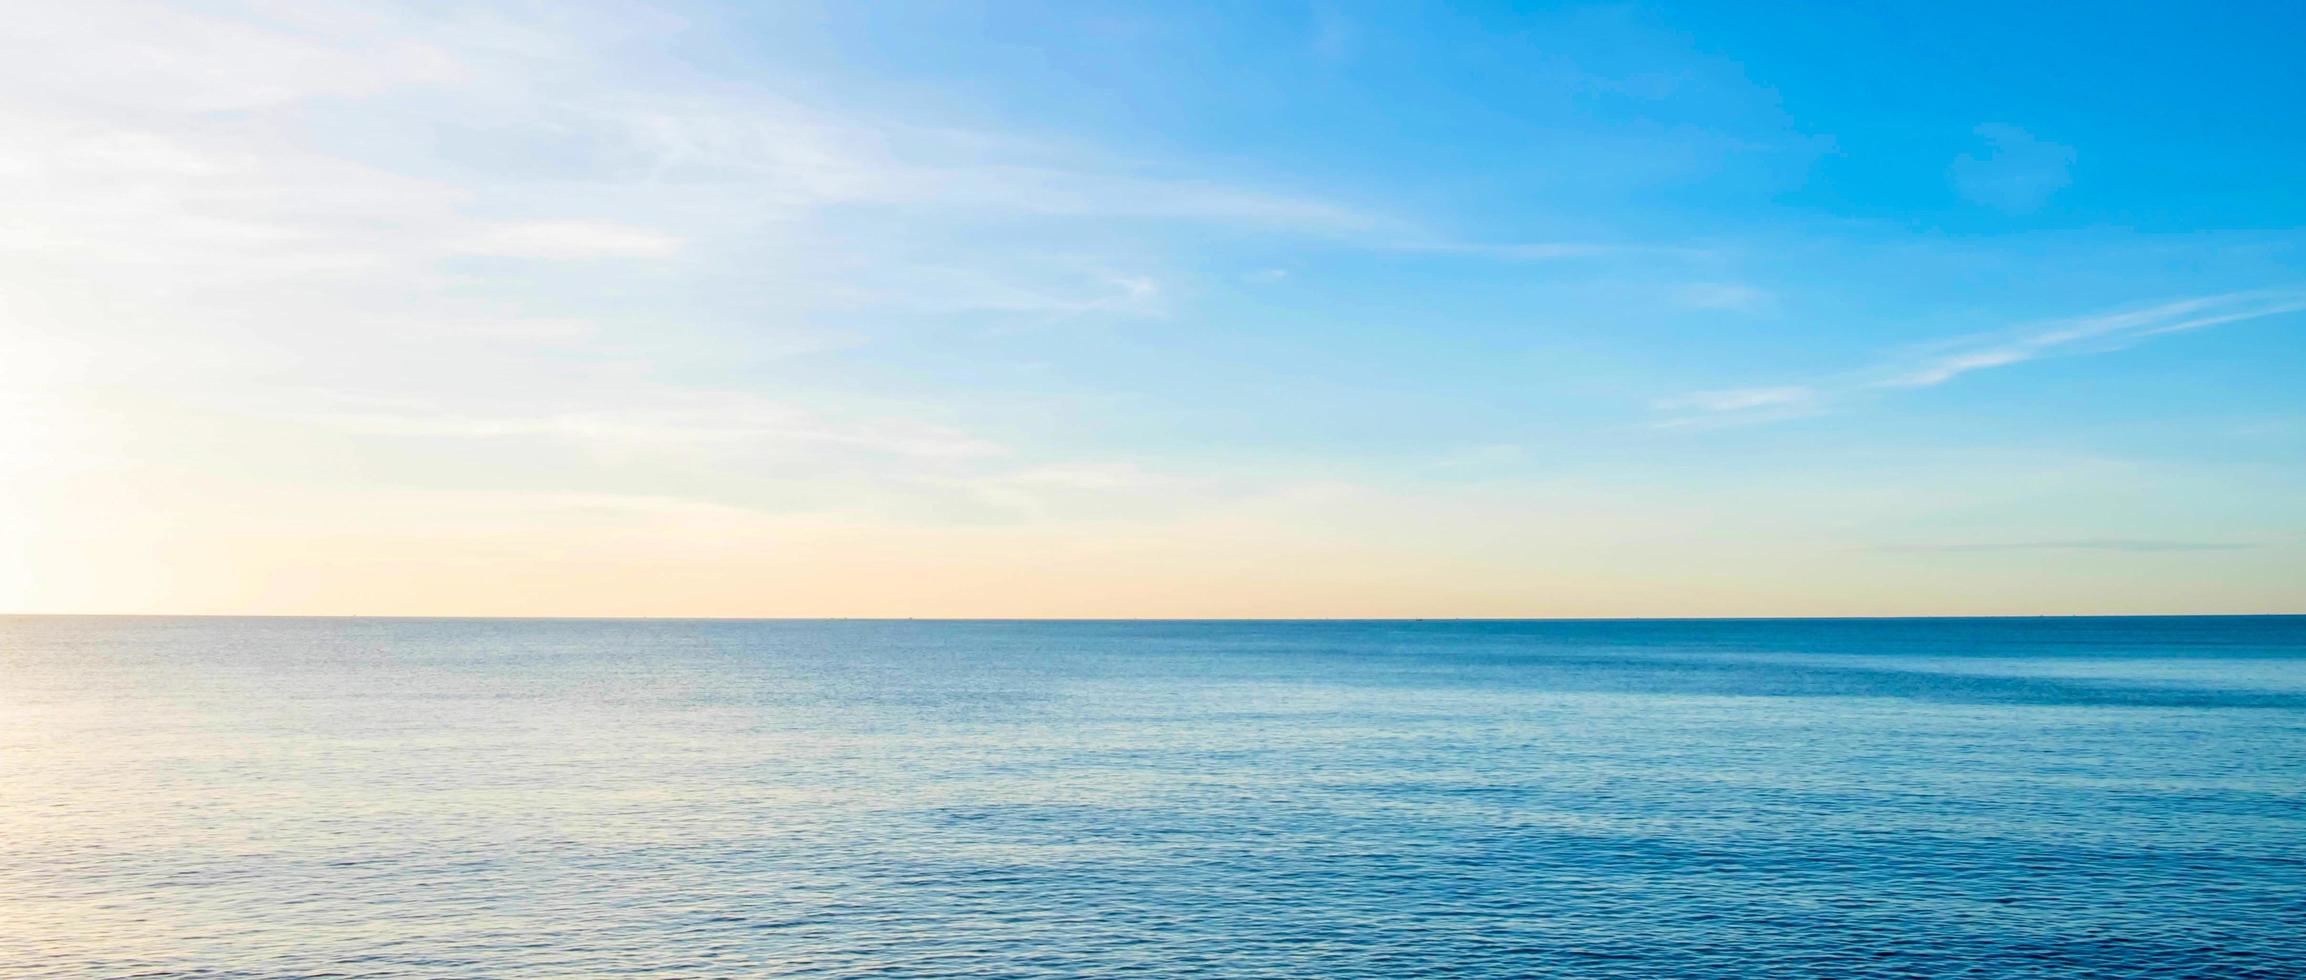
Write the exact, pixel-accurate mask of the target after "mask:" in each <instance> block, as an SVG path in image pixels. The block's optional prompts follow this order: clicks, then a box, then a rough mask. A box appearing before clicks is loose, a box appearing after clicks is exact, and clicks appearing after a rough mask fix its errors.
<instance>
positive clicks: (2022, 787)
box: [0, 617, 2306, 977]
mask: <svg viewBox="0 0 2306 980" xmlns="http://www.w3.org/2000/svg"><path fill="white" fill-rule="evenodd" d="M324 972H326V973H334V974H338V975H383V974H395V975H410V976H553V977H559V976H585V975H604V974H627V973H649V974H657V975H679V976H710V975H762V974H774V975H788V976H844V977H846V976H889V977H1012V976H1014V977H1026V976H1050V977H1073V976H1124V975H1135V976H1146V977H1171V976H1228V977H1230V976H1242V977H1266V976H1308V977H1441V976H1455V977H1491V976H1494V977H1529V976H1539V977H1551V976H1559V977H1667V976H1674V977H1762V976H1820V977H1826V976H1831V977H1888V976H1975V977H1999V976H2043V977H2098V976H2108V977H2111V976H2184V975H2193V976H2232V977H2251V976H2258V977H2298V976H2306V618H2297V617H2290V618H2271V617H2269V618H2233V619H2222V618H2185V619H2045V620H1904V621H1729V622H1694V621H1692V622H1530V623H1498V622H1421V623H991V622H985V623H951V622H609V621H445V620H441V621H423V620H295V619H112V618H37V617H34V618H22V617H20V618H0V975H8V976H44V975H56V976H75V977H77V976H102V975H126V974H170V973H187V974H189V973H203V974H205V975H212V976H291V975H309V974H316V973H324Z"/></svg>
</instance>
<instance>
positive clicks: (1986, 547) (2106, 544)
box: [1872, 538, 2258, 553]
mask: <svg viewBox="0 0 2306 980" xmlns="http://www.w3.org/2000/svg"><path fill="white" fill-rule="evenodd" d="M2255 547H2258V546H2257V545H2255V544H2249V543H2245V542H2238V541H2168V540H2161V539H2155V538H2076V539H2072V540H2063V541H2007V542H1963V543H1953V544H1893V545H1881V546H1878V547H1875V548H1874V549H1872V550H1874V551H1887V552H1899V553H1908V552H1994V553H1998V552H2008V551H2126V552H2143V553H2152V552H2169V551H2239V550H2242V549H2245V548H2255Z"/></svg>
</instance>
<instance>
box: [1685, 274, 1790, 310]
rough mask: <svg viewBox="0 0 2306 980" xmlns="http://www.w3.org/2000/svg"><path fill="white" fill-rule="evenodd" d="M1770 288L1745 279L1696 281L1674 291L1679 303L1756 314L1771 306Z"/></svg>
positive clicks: (1693, 306) (1688, 306)
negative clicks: (1747, 281) (1748, 283)
mask: <svg viewBox="0 0 2306 980" xmlns="http://www.w3.org/2000/svg"><path fill="white" fill-rule="evenodd" d="M1770 300H1771V297H1770V294H1769V291H1768V290H1766V289H1762V288H1760V287H1758V286H1751V285H1747V284H1745V283H1742V282H1693V283H1689V284H1687V285H1685V286H1682V287H1681V288H1679V289H1677V290H1675V291H1674V293H1673V301H1674V303H1675V304H1676V305H1678V306H1682V307H1684V308H1687V309H1692V310H1723V311H1727V312H1732V313H1754V312H1758V311H1761V310H1764V309H1767V308H1769V306H1770Z"/></svg>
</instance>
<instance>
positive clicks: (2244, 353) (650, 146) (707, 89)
mask: <svg viewBox="0 0 2306 980" xmlns="http://www.w3.org/2000/svg"><path fill="white" fill-rule="evenodd" d="M23 20H24V24H23V26H22V29H19V30H16V31H12V32H11V37H10V38H8V39H7V40H5V41H0V46H4V48H0V63H5V64H6V65H8V67H6V68H0V73H5V74H6V76H7V77H6V79H5V80H6V81H7V83H8V84H7V86H6V88H7V94H6V95H5V96H0V114H4V116H5V118H4V120H0V121H5V122H7V123H8V127H7V128H8V131H9V133H10V134H11V135H10V136H9V137H7V138H6V139H7V142H6V143H4V144H0V174H6V175H7V177H8V179H7V181H6V186H5V188H4V189H0V195H4V196H5V200H0V205H4V206H5V213H7V214H10V215H12V216H13V217H12V218H11V219H8V220H6V221H5V223H4V224H0V303H4V304H5V305H4V306H0V312H5V313H6V316H5V318H4V320H5V322H4V323H0V379H4V380H6V381H7V382H8V385H7V393H6V394H5V395H0V398H5V399H7V401H5V402H0V407H5V408H6V409H7V410H8V413H9V418H10V424H8V425H6V426H4V427H0V437H5V438H7V439H8V440H10V441H11V443H12V444H13V447H12V449H11V451H10V452H8V454H7V455H8V458H9V459H10V460H11V462H6V463H0V480H4V481H5V482H6V484H7V485H9V486H12V487H15V488H16V489H15V490H14V491H13V492H12V493H11V494H10V495H9V496H7V497H5V498H0V505H4V510H0V535H5V536H7V538H8V540H7V541H6V542H4V543H7V544H9V545H11V546H12V547H11V550H12V551H13V552H14V553H16V554H19V555H22V556H24V560H23V562H22V563H21V565H20V567H19V568H17V569H14V570H0V607H8V608H17V609H22V610H28V611H39V610H81V611H214V612H225V611H252V612H267V611H269V612H442V613H455V612H472V613H520V614H531V613H534V614H545V613H551V614H629V615H656V614H679V615H1276V616H1296V615H1316V616H1319V615H1345V616H1353V615H1435V616H1441V615H1532V616H1543V615H1672V614H1813V613H1814V614H1841V613H1852V614H1863V613H1961V612H1993V613H2025V612H2158V611H2284V610H2287V611H2297V610H2298V609H2299V608H2301V606H2302V605H2306V503H2302V501H2306V384H2301V383H2300V382H2299V380H2298V377H2299V374H2300V368H2301V367H2302V366H2306V255H2302V253H2301V251H2300V244H2301V242H2300V238H2301V234H2300V231H2299V229H2300V228H2301V226H2306V190H2301V186H2300V181H2299V180H2298V179H2297V178H2298V175H2299V174H2300V173H2306V127H2301V126H2299V125H2298V124H2297V120H2299V119H2301V118H2306V106H2302V105H2301V102H2302V101H2306V95H2302V94H2301V93H2306V77H2302V76H2306V67H2302V66H2301V61H2300V59H2298V58H2296V57H2295V52H2294V51H2292V50H2290V49H2291V47H2292V46H2293V43H2294V40H2295V38H2296V37H2298V36H2299V35H2300V34H2301V32H2302V31H2301V29H2302V28H2306V23H2301V21H2302V20H2306V14H2302V13H2300V12H2299V11H2298V10H2297V8H2295V7H2292V6H2288V5H2279V4H2261V5H2223V6H2218V7H2216V8H2214V9H2188V8H2180V7H2178V6H2176V5H2168V4H2156V5H2145V4H2138V5H2118V4H2108V5H2098V6H2094V7H2092V8H2091V9H2090V11H2089V13H2088V16H2087V17H2082V16H2077V14H2076V12H2075V11H2073V10H2058V9H2051V8H2048V7H2044V8H2039V9H2036V8H2025V7H2022V6H2012V5H2006V4H1997V5H1968V4H1949V3H1935V4H1912V5H1902V6H1901V5H1829V4H1817V5H1792V4H1787V5H1770V6H1769V7H1768V8H1767V9H1754V7H1753V5H1730V4H1627V5H1532V4H1451V5H1420V4H1404V3H1367V4H1348V3H1313V4H1303V3H1271V4H1237V3H1223V4H1182V3H1164V4H1097V3H1061V4H1060V3H1051V4H1035V3H984V4H975V3H887V4H744V5H734V6H720V5H702V4H671V5H644V4H622V3H618V4H573V3H563V4H533V5H532V4H517V3H516V4H410V5H387V4H345V5H336V4H328V3H296V4H268V3H248V4H239V3H215V4H211V3H178V4H166V5H137V4H111V3H90V4H85V5H81V4H75V5H57V6H55V7H52V8H48V9H43V10H41V11H37V12H35V13H33V14H31V15H28V16H26V17H24V18H23Z"/></svg>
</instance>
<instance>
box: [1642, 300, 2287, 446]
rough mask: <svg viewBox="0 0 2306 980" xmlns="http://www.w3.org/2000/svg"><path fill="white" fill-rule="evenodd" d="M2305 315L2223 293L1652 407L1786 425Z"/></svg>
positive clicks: (1667, 423) (1724, 420)
mask: <svg viewBox="0 0 2306 980" xmlns="http://www.w3.org/2000/svg"><path fill="white" fill-rule="evenodd" d="M2301 310H2306V290H2302V289H2280V290H2257V291H2251V292H2237V293H2220V294H2216V295H2211V296H2198V297H2194V298H2191V299H2184V300H2177V301H2174V302H2169V303H2163V304H2160V305H2156V306H2149V307H2142V308H2138V309H2132V310H2124V311H2120V312H2115V313H2104V314H2096V315H2092V316H2083V317H2074V318H2071V319H2066V320H2056V321H2051V322H2049V323H2041V324H2034V325H2032V326H2029V327H2026V328H2022V329H2018V330H2014V331H2006V332H2001V333H1991V334H1973V335H1970V336H1966V337H1958V338H1953V339H1949V340H1946V341H1943V342H1941V343H1938V344H1934V345H1931V346H1929V347H1927V348H1923V349H1921V350H1919V351H1915V352H1912V353H1909V354H1905V355H1900V356H1893V357H1890V358H1886V359H1884V360H1883V361H1882V362H1881V363H1879V364H1876V365H1874V366H1872V367H1869V368H1865V369H1862V370H1858V371H1852V372H1848V373H1844V374H1840V375H1835V376H1832V377H1828V378H1824V379H1820V380H1817V381H1812V382H1806V383H1799V384H1784V385H1771V386H1761V387H1749V388H1728V389H1719V390H1709V391H1697V392H1690V393H1687V394H1682V395H1675V396H1671V397H1668V398H1661V399H1658V400H1656V401H1655V402H1653V403H1652V405H1651V407H1652V408H1653V409H1655V410H1656V411H1658V412H1659V413H1660V414H1661V415H1662V416H1664V417H1663V418H1661V419H1660V420H1659V421H1658V423H1657V424H1659V425H1660V426H1663V427H1670V428H1687V427H1706V426H1716V425H1732V424H1744V423H1753V422H1770V421H1780V420H1783V419H1788V418H1796V417H1800V416H1804V415H1814V414H1817V413H1819V412H1823V411H1825V410H1827V409H1829V408H1830V407H1832V406H1834V405H1836V404H1839V403H1843V402H1847V401H1849V400H1851V399H1853V398H1857V397H1861V396H1864V395H1868V394H1876V393H1881V392H1885V391H1895V390H1904V389H1914V388H1928V387H1933V386H1936V385H1942V384H1946V383H1948V382H1951V381H1953V380H1955V379H1957V378H1960V377H1962V376H1964V375H1967V374H1971V373H1974V372H1978V371H1985V370H1990V369H1993V368H2003V367H2011V366H2014V365H2019V364H2024V363H2026V362H2028V361H2036V360H2041V359H2044V358H2050V357H2064V356H2069V355H2075V354H2089V353H2104V352H2109V351H2117V350H2122V349H2124V348H2128V347H2132V346H2136V345H2138V344H2141V343H2144V342H2146V341H2148V340H2151V339H2153V338H2155V337H2159V336H2163V335H2166V334H2173V333H2182V332H2185V331H2189V330H2201V329H2204V328H2208V327H2214V326H2219V325H2221V324H2228V323H2238V322H2241V321H2245V320H2257V319H2263V318H2265V317H2270V316H2280V315H2283V314H2287V313H2296V312H2299V311H2301Z"/></svg>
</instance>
